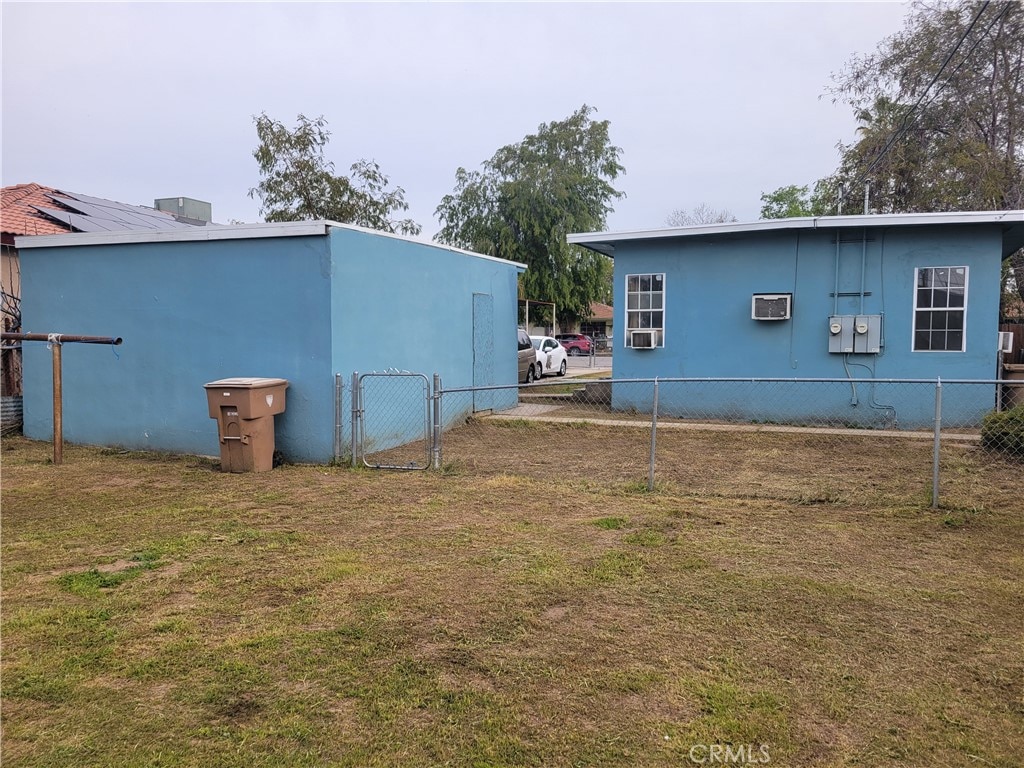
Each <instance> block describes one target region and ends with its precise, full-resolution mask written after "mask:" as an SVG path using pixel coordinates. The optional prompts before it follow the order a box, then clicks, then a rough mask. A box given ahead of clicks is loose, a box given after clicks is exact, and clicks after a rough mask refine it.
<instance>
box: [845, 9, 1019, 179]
mask: <svg viewBox="0 0 1024 768" xmlns="http://www.w3.org/2000/svg"><path fill="white" fill-rule="evenodd" d="M989 5H991V0H985V2H984V3H982V6H981V8H979V9H978V12H977V13H976V14H975V15H974V18H973V19H971V23H970V24H968V25H967V28H966V29H965V30H964V31H963V34H961V35H960V39H959V40H957V42H956V44H955V45H954V46H953V48H952V49H951V50H950V51H949V53H948V54H946V57H945V59H944V60H943V62H942V64H941V66H940V67H939V69H938V71H937V72H936V73H935V75H934V76H933V77H932V79H931V81H930V82H929V83H928V85H927V86H926V87H925V88H924V90H923V91H921V95H920V96H919V97H918V99H917V101H916V102H915V103H914V104H913V106H911V107H910V108H909V109H908V110H907V111H906V112H905V113H904V114H903V119H902V120H901V122H900V126H899V127H898V128H897V129H896V130H895V131H893V133H892V134H891V135H890V136H889V139H888V140H887V141H886V143H885V145H884V146H883V147H882V151H881V152H879V154H878V156H877V157H875V159H874V160H873V161H872V162H871V164H870V165H869V166H868V167H867V169H866V170H865V171H864V172H863V173H861V174H860V175H859V176H858V177H857V178H856V179H855V180H854V181H853V182H852V183H851V185H850V186H851V188H857V187H859V186H860V185H861V183H863V182H864V181H867V179H868V176H870V175H871V173H872V172H873V171H874V170H875V168H877V167H878V164H879V163H881V161H882V160H883V159H884V158H885V156H886V155H887V154H888V152H889V150H890V149H892V147H893V146H894V145H895V144H896V142H897V141H898V140H899V139H900V138H901V137H902V136H903V135H904V134H906V133H907V131H909V130H910V128H911V126H912V125H913V120H912V119H911V118H913V117H914V114H915V112H917V110H918V109H919V108H920V107H921V104H922V103H923V102H924V100H925V98H926V97H928V93H929V91H931V89H932V86H933V85H935V83H936V82H937V81H938V80H939V78H940V77H942V74H943V72H945V70H946V67H948V66H949V63H950V62H951V61H952V60H953V57H954V56H955V55H956V53H957V51H959V50H960V47H961V46H962V45H963V43H964V41H965V40H966V39H967V36H968V35H970V33H971V32H972V30H973V29H974V27H975V26H976V25H977V23H978V20H979V19H980V18H981V16H982V15H983V14H984V13H985V11H986V10H988V7H989ZM1009 10H1010V3H1009V2H1007V3H1004V5H1003V8H1002V9H1001V10H1000V11H999V13H997V14H996V15H995V16H994V17H993V18H992V20H991V21H990V22H989V25H988V27H987V28H986V30H985V33H987V32H988V30H990V29H991V28H992V27H993V26H994V25H995V24H996V22H998V21H999V19H1001V18H1002V17H1003V16H1005V15H1006V14H1007V13H1008V12H1009ZM983 37H984V35H979V37H978V39H977V40H976V41H975V42H974V44H973V45H972V46H971V48H970V50H968V51H967V53H966V54H965V55H964V57H963V58H962V59H961V60H960V63H959V64H957V66H956V67H955V68H954V70H953V71H952V72H950V74H949V77H948V78H947V79H946V81H945V82H944V83H943V84H942V85H940V86H939V87H938V88H937V89H936V90H935V93H934V94H932V95H931V97H930V98H929V99H928V102H927V104H926V105H925V106H927V105H930V104H931V102H932V101H934V100H935V98H937V97H938V95H939V93H940V92H941V91H942V89H943V88H945V87H946V86H947V85H949V83H950V81H951V80H952V77H953V75H955V74H956V73H957V72H958V71H959V70H960V69H961V68H962V67H963V66H964V64H966V63H967V61H968V60H969V59H970V57H971V55H972V54H973V53H974V51H975V49H976V48H977V47H978V45H979V44H980V43H981V41H982V38H983Z"/></svg>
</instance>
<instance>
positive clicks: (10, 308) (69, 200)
mask: <svg viewBox="0 0 1024 768" xmlns="http://www.w3.org/2000/svg"><path fill="white" fill-rule="evenodd" d="M157 203H158V204H164V205H166V206H174V207H175V208H178V207H180V208H182V209H184V208H186V207H187V208H188V212H189V213H193V211H195V210H198V211H200V213H202V212H205V214H206V216H205V221H204V220H201V219H199V218H186V217H185V216H182V215H175V214H174V213H165V212H163V211H160V210H157V209H156V208H146V207H143V206H138V205H126V204H125V203H119V202H116V201H114V200H106V199H104V198H100V197H90V196H88V195H79V194H76V193H72V192H63V191H61V190H59V189H53V188H52V187H44V186H42V185H41V184H16V185H14V186H10V187H4V188H3V189H0V228H2V235H0V247H2V263H0V289H2V297H3V329H4V331H14V332H19V331H22V330H23V328H22V323H21V311H20V303H21V271H20V267H19V262H18V251H17V249H16V248H15V245H14V238H15V237H16V236H26V235H59V234H64V233H67V232H106V231H119V230H139V229H172V228H187V227H189V226H193V225H202V224H206V223H208V222H209V220H210V217H209V212H210V205H209V203H201V202H200V201H195V200H192V199H191V198H165V199H163V200H158V201H157ZM34 330H35V331H37V332H44V331H45V329H42V328H36V329H34ZM0 384H2V389H3V394H4V395H5V396H8V395H10V396H20V395H21V362H20V356H19V355H18V345H17V344H16V343H12V344H7V345H4V349H3V365H2V378H0ZM6 415H7V411H6V409H5V416H6ZM5 422H6V419H5Z"/></svg>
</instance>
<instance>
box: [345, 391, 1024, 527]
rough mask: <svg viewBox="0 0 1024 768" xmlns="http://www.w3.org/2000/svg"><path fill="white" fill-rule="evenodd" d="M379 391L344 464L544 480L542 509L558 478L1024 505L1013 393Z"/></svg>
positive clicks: (817, 498) (1021, 424)
mask: <svg viewBox="0 0 1024 768" xmlns="http://www.w3.org/2000/svg"><path fill="white" fill-rule="evenodd" d="M372 382H373V386H375V387H376V386H380V387H384V386H385V384H384V383H385V382H387V378H386V377H378V378H375V379H373V380H372ZM388 387H389V389H388V390H387V394H386V395H385V394H384V392H383V391H381V392H379V393H377V394H375V395H374V397H373V398H370V397H369V396H368V395H364V397H363V398H362V405H363V408H362V409H361V412H360V414H358V415H357V417H356V418H357V420H358V419H361V423H360V425H359V428H358V430H357V433H358V434H359V435H360V436H361V439H362V440H363V441H364V446H363V447H362V448H360V449H358V453H359V455H361V456H365V455H366V453H367V451H368V450H369V448H368V446H372V449H373V450H374V451H375V453H374V455H375V456H377V458H378V461H377V462H376V463H375V464H372V465H375V466H402V464H403V461H404V459H399V458H396V457H398V456H403V457H404V456H405V453H403V452H408V451H413V452H414V453H415V454H416V455H417V456H419V457H429V464H430V465H431V466H433V467H434V468H437V469H442V470H444V471H447V472H452V473H457V472H469V473H495V474H517V475H528V476H532V477H535V478H537V479H541V480H545V481H549V482H550V483H551V489H552V490H551V494H550V497H551V498H556V497H557V490H558V488H559V487H560V486H561V485H562V484H565V483H571V484H574V485H576V486H584V487H586V486H588V485H601V486H609V485H612V486H620V487H625V488H634V489H637V488H639V489H644V488H646V489H653V488H655V487H656V486H658V485H659V484H661V485H671V486H673V487H675V488H677V489H679V490H681V491H684V492H686V493H691V494H697V495H702V496H725V497H730V498H736V497H740V498H742V497H745V496H748V497H758V498H765V497H767V498H777V499H780V500H784V501H790V502H796V503H840V502H844V501H849V502H853V501H858V500H867V499H868V498H869V497H870V498H871V499H874V500H876V501H879V502H883V503H888V504H910V505H920V504H922V503H931V504H933V505H935V506H937V505H938V503H939V499H940V498H941V499H942V503H943V505H958V506H962V507H970V506H972V505H974V506H978V505H983V504H989V505H991V504H998V505H1003V504H1008V505H1014V504H1016V505H1019V506H1022V507H1024V501H1022V499H1024V382H1020V383H1009V382H999V381H949V382H945V381H939V380H892V379H886V380H880V379H738V378H734V379H726V378H718V379H643V380H614V379H599V378H589V377H587V376H586V375H583V376H579V377H575V378H570V377H567V378H554V379H545V380H544V381H542V382H538V383H534V384H530V385H519V386H498V387H460V388H444V387H443V386H442V385H441V382H440V379H438V378H436V377H435V379H434V381H433V382H432V385H431V386H428V387H427V388H426V389H424V388H423V387H422V386H420V387H419V388H415V389H414V388H407V389H406V388H403V389H402V390H401V392H399V390H397V389H394V388H393V387H392V385H390V384H389V385H388ZM371 400H372V402H371ZM375 409H380V410H381V413H376V414H375V413H374V410H375ZM413 412H415V413H419V414H422V413H427V414H428V416H427V418H428V420H429V422H430V424H429V426H428V427H427V433H426V434H424V432H423V428H422V427H421V428H420V432H419V433H418V435H417V437H416V439H415V440H411V439H410V440H409V441H408V442H406V443H401V442H400V440H401V439H402V438H401V437H400V434H399V433H401V432H402V430H401V429H399V430H396V429H395V427H396V425H399V424H404V423H408V425H410V426H408V427H407V428H406V432H409V430H411V429H412V426H411V425H412V420H411V419H409V418H408V417H406V416H403V415H401V414H403V413H413ZM374 425H389V427H390V431H389V430H388V429H384V430H383V431H380V430H381V427H377V426H374ZM410 434H411V433H410ZM419 460H420V461H425V460H426V459H423V458H421V459H419ZM367 463H369V462H367ZM537 501H538V502H543V500H542V499H538V500H537Z"/></svg>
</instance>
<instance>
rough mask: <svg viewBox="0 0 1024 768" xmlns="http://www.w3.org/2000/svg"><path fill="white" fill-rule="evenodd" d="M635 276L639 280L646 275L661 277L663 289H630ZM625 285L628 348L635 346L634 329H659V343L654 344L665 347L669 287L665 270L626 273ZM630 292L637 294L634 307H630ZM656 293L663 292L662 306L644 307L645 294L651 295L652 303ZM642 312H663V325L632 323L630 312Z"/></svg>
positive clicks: (625, 320)
mask: <svg viewBox="0 0 1024 768" xmlns="http://www.w3.org/2000/svg"><path fill="white" fill-rule="evenodd" d="M634 277H635V278H637V279H638V280H640V279H642V278H645V277H646V278H654V277H660V278H661V290H660V291H654V290H648V291H641V290H639V289H638V290H636V291H630V290H629V281H630V278H634ZM624 287H625V289H626V293H625V299H626V300H625V302H624V304H625V309H624V310H623V318H622V326H623V328H624V329H625V330H624V335H625V340H624V344H625V346H626V348H627V349H628V348H631V347H632V346H633V334H632V331H657V333H658V343H657V344H655V345H654V346H655V347H656V348H657V347H664V346H665V305H666V304H667V301H666V297H667V288H668V284H667V280H666V278H665V273H664V272H634V273H633V274H630V275H626V282H625V286H624ZM630 293H633V294H634V295H635V296H637V306H636V307H633V308H631V307H630V302H629V297H630ZM656 294H661V306H660V307H652V306H648V307H643V306H641V303H642V301H643V299H642V297H643V296H648V297H650V299H651V301H650V303H652V304H653V302H654V296H655V295H656ZM640 312H661V325H660V326H653V327H647V328H645V327H643V326H642V325H639V324H637V325H631V324H630V322H629V316H630V313H634V314H636V313H640ZM652 321H653V318H652Z"/></svg>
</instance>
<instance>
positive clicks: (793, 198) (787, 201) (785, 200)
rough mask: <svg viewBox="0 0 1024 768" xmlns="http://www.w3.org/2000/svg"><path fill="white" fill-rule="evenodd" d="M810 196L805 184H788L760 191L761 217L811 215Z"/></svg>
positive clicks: (780, 217)
mask: <svg viewBox="0 0 1024 768" xmlns="http://www.w3.org/2000/svg"><path fill="white" fill-rule="evenodd" d="M813 215H814V214H812V213H811V198H810V196H809V195H808V191H807V186H806V185H804V186H802V187H798V186H797V185H796V184H790V185H788V186H785V187H779V188H778V189H776V190H775V191H774V192H762V193H761V218H762V219H791V218H796V217H799V216H813Z"/></svg>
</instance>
